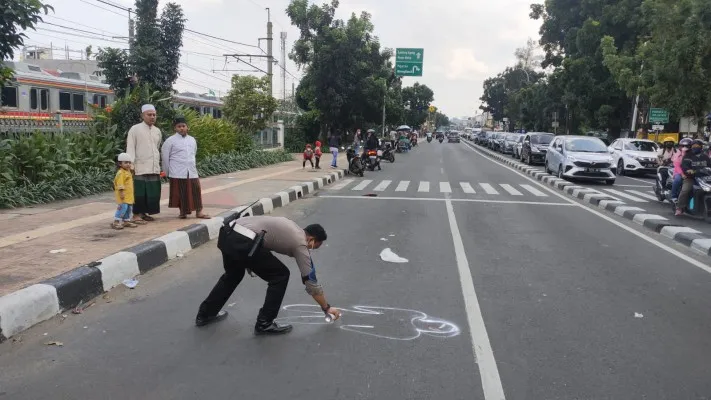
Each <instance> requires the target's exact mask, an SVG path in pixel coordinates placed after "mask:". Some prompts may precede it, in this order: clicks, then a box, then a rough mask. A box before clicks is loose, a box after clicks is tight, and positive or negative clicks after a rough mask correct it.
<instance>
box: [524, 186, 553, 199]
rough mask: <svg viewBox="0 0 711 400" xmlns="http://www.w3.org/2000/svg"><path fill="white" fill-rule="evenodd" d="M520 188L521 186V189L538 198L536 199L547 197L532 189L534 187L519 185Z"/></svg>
mask: <svg viewBox="0 0 711 400" xmlns="http://www.w3.org/2000/svg"><path fill="white" fill-rule="evenodd" d="M520 186H521V187H522V188H524V189H526V190H528V191H529V192H531V194H532V195H534V196H538V197H548V195H547V194H545V193H543V192H541V191H540V190H538V189H536V188H534V187H533V186H531V185H520Z"/></svg>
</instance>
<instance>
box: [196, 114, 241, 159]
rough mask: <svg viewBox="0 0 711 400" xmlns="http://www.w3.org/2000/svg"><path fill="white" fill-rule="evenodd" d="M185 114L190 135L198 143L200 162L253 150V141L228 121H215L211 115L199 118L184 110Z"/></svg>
mask: <svg viewBox="0 0 711 400" xmlns="http://www.w3.org/2000/svg"><path fill="white" fill-rule="evenodd" d="M183 113H184V117H185V120H186V121H187V123H188V127H189V129H190V131H189V132H190V135H191V136H193V137H194V138H195V140H196V141H197V143H198V152H197V159H198V161H200V160H202V159H204V158H205V157H208V156H213V155H217V154H223V153H229V152H233V151H240V152H246V151H250V150H252V148H253V146H254V142H253V141H252V139H251V138H250V137H248V136H247V135H245V134H244V133H243V132H240V131H239V130H238V129H237V127H235V126H234V125H233V124H232V123H230V122H229V121H227V120H226V119H215V118H212V116H210V115H202V116H199V115H198V113H197V112H196V111H194V110H190V109H185V110H183Z"/></svg>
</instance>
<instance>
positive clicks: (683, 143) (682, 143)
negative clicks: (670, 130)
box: [679, 138, 693, 147]
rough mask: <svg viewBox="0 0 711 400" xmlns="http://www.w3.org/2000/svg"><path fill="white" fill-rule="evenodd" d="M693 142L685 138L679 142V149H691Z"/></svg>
mask: <svg viewBox="0 0 711 400" xmlns="http://www.w3.org/2000/svg"><path fill="white" fill-rule="evenodd" d="M692 143H693V141H692V140H691V139H689V138H683V139H681V140H680V141H679V147H691V144H692Z"/></svg>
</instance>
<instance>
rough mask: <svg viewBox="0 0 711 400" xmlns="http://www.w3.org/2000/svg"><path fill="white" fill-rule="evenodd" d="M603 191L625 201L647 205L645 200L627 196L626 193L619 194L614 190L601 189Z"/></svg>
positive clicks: (619, 192)
mask: <svg viewBox="0 0 711 400" xmlns="http://www.w3.org/2000/svg"><path fill="white" fill-rule="evenodd" d="M603 190H604V191H606V192H609V193H612V194H614V195H615V196H617V197H622V198H624V199H627V200H632V201H636V202H639V203H647V200H644V199H640V198H639V197H635V196H632V195H631V194H627V193H625V192H621V191H619V190H615V189H603Z"/></svg>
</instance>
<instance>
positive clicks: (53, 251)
mask: <svg viewBox="0 0 711 400" xmlns="http://www.w3.org/2000/svg"><path fill="white" fill-rule="evenodd" d="M66 252H67V249H57V250H50V251H49V254H57V253H66Z"/></svg>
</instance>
